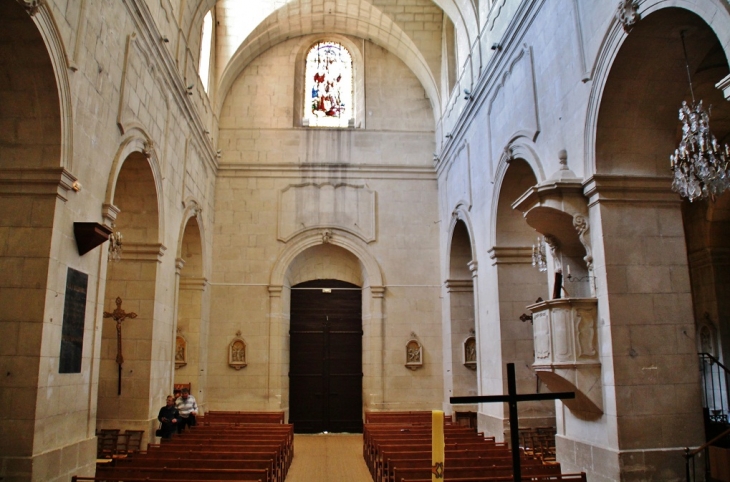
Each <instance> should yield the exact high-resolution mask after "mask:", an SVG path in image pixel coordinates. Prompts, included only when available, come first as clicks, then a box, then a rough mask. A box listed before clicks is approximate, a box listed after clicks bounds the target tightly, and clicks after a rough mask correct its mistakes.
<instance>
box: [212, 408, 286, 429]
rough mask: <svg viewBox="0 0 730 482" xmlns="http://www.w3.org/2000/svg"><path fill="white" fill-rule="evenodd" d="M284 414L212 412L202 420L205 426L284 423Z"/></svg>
mask: <svg viewBox="0 0 730 482" xmlns="http://www.w3.org/2000/svg"><path fill="white" fill-rule="evenodd" d="M284 415H285V414H284V412H233V411H220V410H211V411H208V412H206V413H205V417H203V418H202V422H203V424H204V425H210V424H218V423H280V424H283V423H284Z"/></svg>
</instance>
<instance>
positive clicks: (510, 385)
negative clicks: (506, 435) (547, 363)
mask: <svg viewBox="0 0 730 482" xmlns="http://www.w3.org/2000/svg"><path fill="white" fill-rule="evenodd" d="M565 398H575V392H559V393H534V394H522V395H518V394H517V383H516V381H515V364H514V363H508V364H507V395H475V396H470V397H451V398H450V399H449V401H450V402H451V403H452V404H460V403H490V402H507V403H509V430H510V436H511V446H512V469H513V471H514V481H515V482H522V469H521V467H520V433H519V425H518V423H517V422H518V418H517V402H527V401H533V400H557V399H565Z"/></svg>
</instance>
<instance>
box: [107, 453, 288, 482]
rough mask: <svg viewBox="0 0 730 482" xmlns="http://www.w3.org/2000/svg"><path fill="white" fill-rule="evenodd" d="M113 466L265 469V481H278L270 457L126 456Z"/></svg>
mask: <svg viewBox="0 0 730 482" xmlns="http://www.w3.org/2000/svg"><path fill="white" fill-rule="evenodd" d="M112 467H115V468H133V467H134V468H136V467H141V468H155V467H158V468H159V467H162V468H176V469H232V470H241V469H265V470H266V478H265V479H264V480H266V481H267V482H279V480H280V479H279V477H278V473H277V472H276V468H275V467H274V461H273V460H272V459H248V460H242V459H240V458H236V459H209V458H195V459H190V458H156V457H128V458H124V459H115V460H114V461H113V462H112Z"/></svg>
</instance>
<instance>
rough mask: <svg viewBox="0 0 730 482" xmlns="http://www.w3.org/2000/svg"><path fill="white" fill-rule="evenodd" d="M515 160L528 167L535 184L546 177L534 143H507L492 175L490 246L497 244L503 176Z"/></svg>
mask: <svg viewBox="0 0 730 482" xmlns="http://www.w3.org/2000/svg"><path fill="white" fill-rule="evenodd" d="M515 159H521V160H522V161H524V162H526V163H527V164H528V165H529V166H530V169H531V170H532V172H533V175H534V176H535V178H536V179H535V184H537V183H539V182H541V181H543V180H544V179H545V177H546V176H545V171H544V169H543V164H542V162H541V161H540V158H539V156H538V155H537V152H536V149H535V145H534V143H532V142H531V141H529V140H527V139H525V138H517V139H513V140H512V141H511V142H510V143H508V145H507V146H506V147H505V149H504V151H503V152H502V155H501V157H500V158H499V161H498V163H497V168H496V170H495V173H494V186H495V189H494V190H493V191H492V204H491V212H490V217H489V219H490V220H491V223H492V226H491V227H492V229H491V230H490V232H491V237H492V239H491V240H490V242H491V244H492V246H494V245H496V244H497V238H496V236H497V218H498V208H499V200H500V196H501V195H502V188H503V187H504V182H505V181H504V180H505V176H506V174H507V170H508V169H509V167H510V163H511V162H512V161H513V160H515Z"/></svg>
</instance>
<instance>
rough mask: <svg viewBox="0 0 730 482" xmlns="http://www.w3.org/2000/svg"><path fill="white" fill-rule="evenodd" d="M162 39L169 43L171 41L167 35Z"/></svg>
mask: <svg viewBox="0 0 730 482" xmlns="http://www.w3.org/2000/svg"><path fill="white" fill-rule="evenodd" d="M160 40H162V41H163V42H165V43H168V42H170V39H169V38H167V37H162V38H161V39H160Z"/></svg>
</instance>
